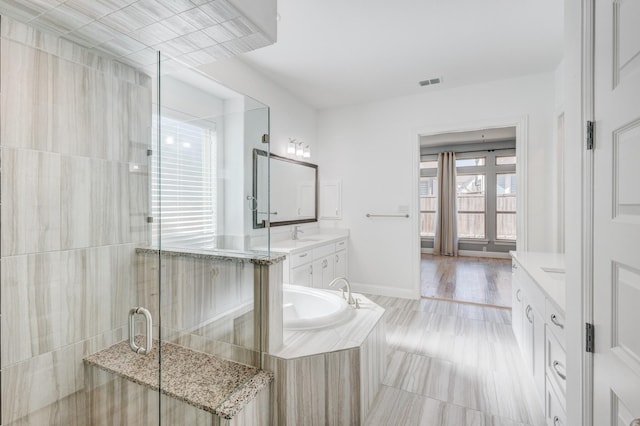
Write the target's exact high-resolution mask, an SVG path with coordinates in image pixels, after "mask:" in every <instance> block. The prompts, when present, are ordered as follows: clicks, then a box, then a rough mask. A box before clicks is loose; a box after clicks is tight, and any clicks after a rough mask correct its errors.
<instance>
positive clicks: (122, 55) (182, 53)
mask: <svg viewBox="0 0 640 426" xmlns="http://www.w3.org/2000/svg"><path fill="white" fill-rule="evenodd" d="M0 14H2V15H6V16H9V17H12V18H14V19H16V20H18V21H21V22H25V23H28V24H29V25H31V26H33V27H36V28H38V29H41V30H44V31H45V32H48V33H52V34H54V35H57V36H61V37H63V38H65V39H68V40H71V41H74V42H76V43H79V44H81V45H83V46H85V47H88V48H95V49H98V50H101V51H104V52H107V53H109V54H110V55H113V56H115V57H116V58H118V59H120V60H122V61H124V62H127V63H130V64H132V65H134V66H138V67H141V68H146V67H149V68H150V69H151V70H154V69H155V68H154V65H155V63H156V61H157V58H158V56H157V51H158V50H159V51H161V52H162V53H163V54H164V56H163V60H166V59H167V58H176V59H177V60H178V62H174V68H183V67H184V65H189V66H198V65H203V64H207V63H210V62H214V61H216V60H219V59H223V58H228V57H230V56H233V55H237V54H239V53H244V52H247V51H249V50H252V49H257V48H259V47H263V46H266V45H268V44H271V43H272V41H273V40H272V38H271V37H270V36H269V35H268V34H266V33H265V32H264V31H263V30H262V29H260V28H259V27H258V26H257V25H255V23H253V22H252V21H251V20H249V19H248V18H247V17H246V16H244V15H243V14H242V13H241V11H240V10H239V9H237V8H236V7H235V6H234V5H233V4H232V2H231V1H229V0H214V1H210V0H193V1H192V0H171V1H168V0H106V1H103V0H101V1H95V0H91V1H89V0H32V1H26V0H0ZM183 64H184V65H183Z"/></svg>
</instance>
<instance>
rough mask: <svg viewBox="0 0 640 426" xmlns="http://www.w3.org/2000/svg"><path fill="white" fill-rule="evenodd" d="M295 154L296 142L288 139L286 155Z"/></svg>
mask: <svg viewBox="0 0 640 426" xmlns="http://www.w3.org/2000/svg"><path fill="white" fill-rule="evenodd" d="M295 153H296V140H295V139H294V138H289V145H287V154H291V155H293V154H295Z"/></svg>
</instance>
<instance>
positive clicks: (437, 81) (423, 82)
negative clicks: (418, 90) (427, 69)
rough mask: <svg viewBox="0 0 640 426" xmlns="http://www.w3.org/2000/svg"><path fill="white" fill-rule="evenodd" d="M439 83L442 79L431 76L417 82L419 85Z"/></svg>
mask: <svg viewBox="0 0 640 426" xmlns="http://www.w3.org/2000/svg"><path fill="white" fill-rule="evenodd" d="M440 83H442V79H441V78H440V77H438V78H431V79H429V80H422V81H421V82H419V83H418V84H419V85H420V86H431V85H434V84H440Z"/></svg>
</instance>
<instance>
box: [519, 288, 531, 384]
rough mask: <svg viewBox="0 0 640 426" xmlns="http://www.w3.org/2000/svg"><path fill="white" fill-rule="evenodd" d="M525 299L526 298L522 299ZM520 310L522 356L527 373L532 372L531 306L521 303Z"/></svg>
mask: <svg viewBox="0 0 640 426" xmlns="http://www.w3.org/2000/svg"><path fill="white" fill-rule="evenodd" d="M524 300H525V301H526V299H524ZM522 306H523V307H524V308H523V310H522V317H523V319H522V345H520V350H521V351H522V357H523V358H524V365H525V366H526V367H527V371H528V372H529V374H533V308H532V307H531V305H529V304H528V303H523V304H522Z"/></svg>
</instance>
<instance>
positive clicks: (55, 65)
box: [0, 17, 151, 426]
mask: <svg viewBox="0 0 640 426" xmlns="http://www.w3.org/2000/svg"><path fill="white" fill-rule="evenodd" d="M0 30H1V41H0V43H1V44H0V56H1V57H0V59H1V69H0V92H1V93H0V99H1V103H0V108H1V109H0V117H1V123H0V127H1V133H0V146H1V149H2V157H1V158H2V160H1V161H2V165H1V170H2V174H1V178H0V180H1V217H0V220H1V232H0V234H1V235H0V255H1V265H0V268H1V272H0V274H1V284H0V296H1V302H0V323H1V324H0V328H1V333H2V334H1V336H2V341H1V345H0V356H1V359H0V361H1V363H0V366H1V368H2V372H1V392H2V396H1V399H2V401H1V403H2V420H1V424H2V425H5V426H6V425H10V424H69V425H71V424H83V423H84V422H85V419H86V413H85V402H86V401H85V398H84V393H83V392H82V390H83V387H84V377H83V376H84V369H83V363H82V357H83V356H84V355H86V354H89V353H92V352H96V351H98V350H100V349H102V348H104V347H106V346H109V345H111V344H113V343H115V342H117V341H120V340H122V339H123V338H124V335H125V332H124V328H125V325H126V323H127V313H128V310H129V308H130V307H131V306H132V305H133V304H135V301H136V296H137V295H136V290H135V280H136V270H135V265H136V258H135V247H136V246H138V245H140V244H141V243H145V242H146V233H147V225H146V222H145V218H146V216H147V210H148V207H147V205H148V195H147V194H148V175H147V158H146V150H147V147H148V145H149V143H150V129H149V126H150V125H151V80H150V78H149V77H148V76H146V75H144V74H141V73H139V72H137V71H135V70H134V69H132V68H130V67H128V66H126V65H122V64H120V63H118V62H116V61H113V60H110V59H108V58H104V57H101V56H98V55H96V54H95V53H93V52H91V51H89V50H87V49H84V48H82V47H80V46H78V45H75V44H73V43H70V42H68V41H65V40H63V39H59V38H56V37H53V36H49V35H46V34H44V33H41V32H39V31H37V30H35V29H33V28H30V27H29V26H27V25H24V24H21V23H18V22H16V21H14V20H11V19H9V18H6V17H1V18H0Z"/></svg>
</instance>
